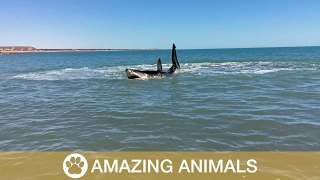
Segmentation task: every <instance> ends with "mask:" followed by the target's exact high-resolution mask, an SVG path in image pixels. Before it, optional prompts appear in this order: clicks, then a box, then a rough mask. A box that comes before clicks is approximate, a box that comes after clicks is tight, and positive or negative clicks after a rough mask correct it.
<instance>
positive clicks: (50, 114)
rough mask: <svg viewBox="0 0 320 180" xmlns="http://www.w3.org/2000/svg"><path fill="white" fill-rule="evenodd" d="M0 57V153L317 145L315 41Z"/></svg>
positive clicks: (319, 71)
mask: <svg viewBox="0 0 320 180" xmlns="http://www.w3.org/2000/svg"><path fill="white" fill-rule="evenodd" d="M177 55H178V60H179V62H180V65H181V68H182V69H181V70H180V71H179V72H178V73H176V74H175V76H173V77H172V78H156V79H148V80H128V79H127V78H126V75H125V72H124V70H125V69H126V68H135V69H144V70H147V69H156V60H157V58H159V57H160V58H161V59H162V63H163V67H164V68H169V67H170V66H171V60H170V58H171V57H170V56H171V50H150V51H110V52H72V53H71V52H70V53H29V54H14V55H2V56H0V67H1V68H0V151H320V140H319V137H320V47H294V48H252V49H250V48H246V49H203V50H181V49H179V45H177Z"/></svg>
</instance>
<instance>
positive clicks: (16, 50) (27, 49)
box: [0, 46, 159, 55]
mask: <svg viewBox="0 0 320 180" xmlns="http://www.w3.org/2000/svg"><path fill="white" fill-rule="evenodd" d="M141 50H159V49H156V48H140V49H36V48H34V47H31V46H0V55H5V54H20V53H43V52H44V53H47V52H48V53H50V52H51V53H52V52H109V51H141Z"/></svg>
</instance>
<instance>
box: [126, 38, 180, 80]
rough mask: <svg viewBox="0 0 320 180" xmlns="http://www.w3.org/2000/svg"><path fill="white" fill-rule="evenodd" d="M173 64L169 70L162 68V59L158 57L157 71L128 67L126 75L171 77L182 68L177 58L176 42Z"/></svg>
mask: <svg viewBox="0 0 320 180" xmlns="http://www.w3.org/2000/svg"><path fill="white" fill-rule="evenodd" d="M171 58H172V66H171V67H170V69H169V70H168V71H164V70H162V64H161V59H160V58H159V59H158V62H157V70H156V71H152V70H151V71H141V70H135V69H126V70H125V72H126V75H127V77H128V79H147V78H153V77H170V76H172V75H173V73H174V72H175V71H176V70H177V69H180V64H179V61H178V58H177V52H176V46H175V44H173V45H172V54H171Z"/></svg>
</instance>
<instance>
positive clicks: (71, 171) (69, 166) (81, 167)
mask: <svg viewBox="0 0 320 180" xmlns="http://www.w3.org/2000/svg"><path fill="white" fill-rule="evenodd" d="M87 170H88V162H87V160H86V158H85V157H83V156H82V155H81V154H76V153H74V154H70V155H68V156H67V157H66V158H65V159H64V161H63V171H64V173H66V175H67V176H69V177H70V178H81V177H82V176H83V175H84V174H85V173H86V172H87Z"/></svg>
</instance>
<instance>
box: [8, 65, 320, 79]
mask: <svg viewBox="0 0 320 180" xmlns="http://www.w3.org/2000/svg"><path fill="white" fill-rule="evenodd" d="M180 65H181V70H180V71H179V73H197V74H199V73H201V74H206V75H210V74H266V73H274V72H278V71H301V70H318V69H320V64H318V63H301V62H271V61H270V62H223V63H212V62H207V63H206V62H203V63H181V64H180ZM170 66H171V64H163V68H164V69H169V68H170ZM126 68H132V69H140V70H150V69H153V70H154V69H155V68H156V64H154V65H133V66H107V67H101V68H89V67H83V68H66V69H57V70H47V71H38V72H29V73H21V74H16V75H13V76H11V78H13V79H25V80H74V79H125V78H126V75H125V73H124V70H125V69H126Z"/></svg>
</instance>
